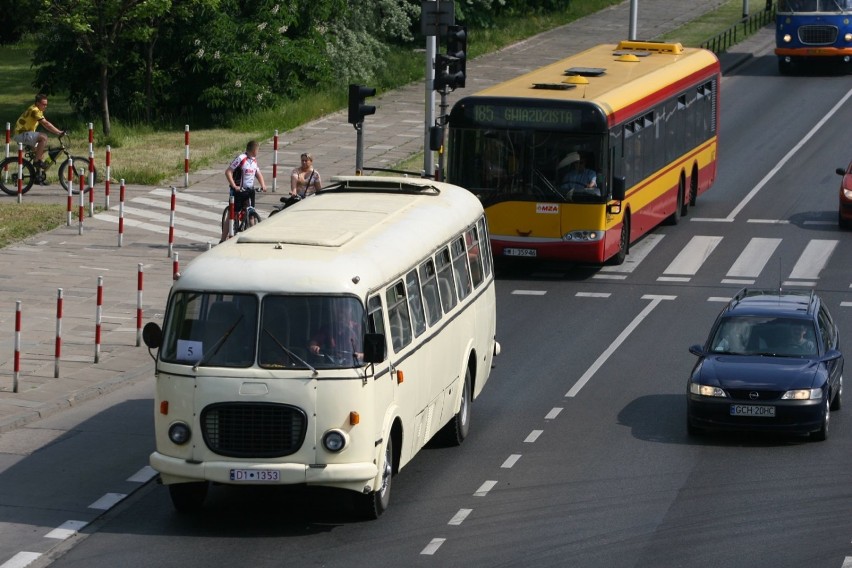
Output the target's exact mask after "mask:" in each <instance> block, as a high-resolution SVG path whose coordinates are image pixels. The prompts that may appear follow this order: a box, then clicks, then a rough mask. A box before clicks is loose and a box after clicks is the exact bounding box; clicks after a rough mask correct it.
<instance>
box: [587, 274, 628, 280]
mask: <svg viewBox="0 0 852 568" xmlns="http://www.w3.org/2000/svg"><path fill="white" fill-rule="evenodd" d="M592 278H596V279H597V280H627V275H626V274H600V273H598V274H595V275H594V276H592Z"/></svg>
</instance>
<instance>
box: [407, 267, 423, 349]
mask: <svg viewBox="0 0 852 568" xmlns="http://www.w3.org/2000/svg"><path fill="white" fill-rule="evenodd" d="M405 287H406V292H407V293H408V307H409V308H411V320H412V323H413V324H414V337H418V336H419V335H420V334H421V333H423V332H424V331H426V315H425V314H424V313H423V298H422V297H421V296H420V282H418V280H417V271H416V270H412V271H411V272H409V273H408V274H406V275H405Z"/></svg>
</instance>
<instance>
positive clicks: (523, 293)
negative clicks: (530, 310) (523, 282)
mask: <svg viewBox="0 0 852 568" xmlns="http://www.w3.org/2000/svg"><path fill="white" fill-rule="evenodd" d="M512 294H513V295H514V296H544V295H545V294H547V291H546V290H512Z"/></svg>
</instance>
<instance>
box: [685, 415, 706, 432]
mask: <svg viewBox="0 0 852 568" xmlns="http://www.w3.org/2000/svg"><path fill="white" fill-rule="evenodd" d="M686 433H687V434H688V435H689V436H700V435H701V434H703V433H704V430H702V429H701V428H699V427H698V426H696V425H694V424H693V423H692V418H690V417H689V415H687V416H686Z"/></svg>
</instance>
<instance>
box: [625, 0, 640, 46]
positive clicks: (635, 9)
mask: <svg viewBox="0 0 852 568" xmlns="http://www.w3.org/2000/svg"><path fill="white" fill-rule="evenodd" d="M638 19H639V0H630V30H629V31H628V33H627V39H629V40H630V41H636V39H637V31H636V28H637V20H638Z"/></svg>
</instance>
